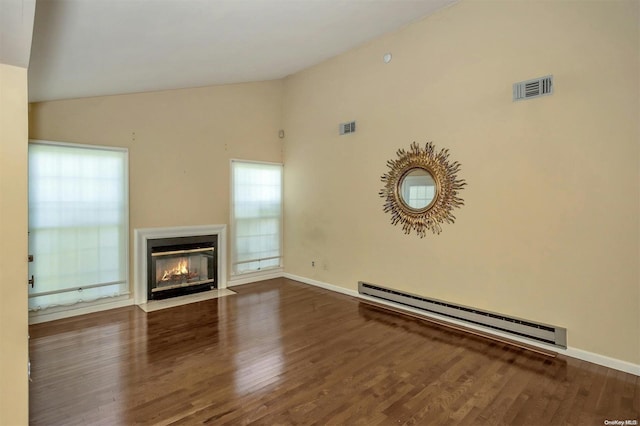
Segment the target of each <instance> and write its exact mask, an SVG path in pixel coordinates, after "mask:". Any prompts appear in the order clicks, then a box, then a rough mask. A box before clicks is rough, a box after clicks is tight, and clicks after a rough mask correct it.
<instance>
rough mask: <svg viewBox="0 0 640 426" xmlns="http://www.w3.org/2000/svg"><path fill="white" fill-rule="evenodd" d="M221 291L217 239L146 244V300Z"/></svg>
mask: <svg viewBox="0 0 640 426" xmlns="http://www.w3.org/2000/svg"><path fill="white" fill-rule="evenodd" d="M215 288H218V236H217V235H198V236H191V237H175V238H157V239H149V240H147V299H148V300H159V299H166V298H169V297H176V296H182V295H185V294H191V293H197V292H201V291H206V290H210V289H215Z"/></svg>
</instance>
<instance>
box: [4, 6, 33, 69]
mask: <svg viewBox="0 0 640 426" xmlns="http://www.w3.org/2000/svg"><path fill="white" fill-rule="evenodd" d="M35 9H36V0H0V63H2V64H7V65H13V66H14V67H21V68H27V65H28V64H29V51H30V50H31V35H32V33H33V13H34V11H35Z"/></svg>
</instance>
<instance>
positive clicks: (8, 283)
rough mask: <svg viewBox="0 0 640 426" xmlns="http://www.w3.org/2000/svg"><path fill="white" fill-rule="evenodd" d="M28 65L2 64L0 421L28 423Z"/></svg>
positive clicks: (0, 150) (2, 422)
mask: <svg viewBox="0 0 640 426" xmlns="http://www.w3.org/2000/svg"><path fill="white" fill-rule="evenodd" d="M27 108H28V104H27V70H26V69H25V68H18V67H13V66H10V65H5V64H0V235H1V236H2V237H1V238H0V271H2V273H0V424H1V425H26V424H27V423H28V382H27V358H28V355H27V348H28V343H27V335H28V333H29V332H28V329H27V137H28V135H27V129H28V125H27Z"/></svg>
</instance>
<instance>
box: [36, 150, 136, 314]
mask: <svg viewBox="0 0 640 426" xmlns="http://www.w3.org/2000/svg"><path fill="white" fill-rule="evenodd" d="M29 145H46V146H57V147H66V148H79V149H93V150H99V151H113V152H120V153H122V154H123V179H124V185H123V193H122V198H123V202H124V206H123V222H124V223H123V233H124V234H125V235H126V242H125V244H124V245H123V247H122V249H123V250H124V253H123V256H124V259H125V260H124V265H123V268H124V270H123V274H124V280H123V281H122V282H120V281H118V282H113V283H100V284H96V285H87V286H84V287H83V288H86V289H89V288H94V287H104V286H107V285H111V284H115V283H121V284H122V285H123V291H122V292H121V293H120V294H119V295H118V296H115V297H108V298H106V297H105V298H98V299H95V300H81V301H79V302H76V303H74V304H71V305H67V304H64V305H55V304H54V305H51V306H49V307H46V308H43V309H42V311H43V312H58V311H61V310H62V311H66V310H71V309H76V308H77V307H81V306H92V305H98V304H102V303H104V302H105V301H107V300H112V301H118V300H121V299H124V298H127V299H128V298H129V296H130V294H131V279H130V263H131V259H130V249H129V246H130V240H131V236H130V234H129V231H130V214H131V213H130V210H131V209H130V206H131V204H130V199H129V193H130V188H129V187H130V180H129V177H130V173H129V149H128V148H126V147H117V146H105V145H98V144H81V143H74V142H62V141H50V140H43V139H29ZM27 155H29V154H27ZM27 173H29V170H28V169H27ZM30 226H31V225H30V224H29V230H30V229H31V228H30ZM29 244H30V241H29ZM73 288H76V287H71V288H69V289H64V290H58V291H52V292H43V293H42V294H33V295H31V294H30V295H29V298H31V297H39V296H45V295H47V293H51V294H55V293H62V292H65V291H66V290H70V291H71V289H73ZM40 310H41V309H32V308H29V312H30V313H35V312H37V311H40Z"/></svg>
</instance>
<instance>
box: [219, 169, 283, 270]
mask: <svg viewBox="0 0 640 426" xmlns="http://www.w3.org/2000/svg"><path fill="white" fill-rule="evenodd" d="M233 163H243V164H259V165H270V166H279V167H280V169H281V172H280V220H279V221H278V222H279V223H278V226H279V249H280V262H279V266H273V267H269V268H265V269H259V270H254V271H247V272H236V263H237V262H236V260H237V259H236V243H237V241H236V231H237V230H236V219H235V182H234V166H233ZM229 234H230V238H229V240H230V242H229V246H230V251H231V253H230V256H229V263H230V265H229V266H230V273H229V275H230V276H231V277H237V278H240V277H248V276H260V275H268V274H272V273H274V272H282V271H283V270H284V163H278V162H271V161H257V160H243V159H239V158H232V159H230V160H229Z"/></svg>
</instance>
